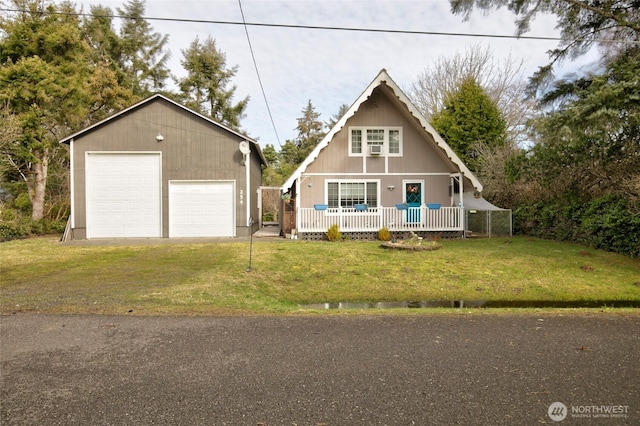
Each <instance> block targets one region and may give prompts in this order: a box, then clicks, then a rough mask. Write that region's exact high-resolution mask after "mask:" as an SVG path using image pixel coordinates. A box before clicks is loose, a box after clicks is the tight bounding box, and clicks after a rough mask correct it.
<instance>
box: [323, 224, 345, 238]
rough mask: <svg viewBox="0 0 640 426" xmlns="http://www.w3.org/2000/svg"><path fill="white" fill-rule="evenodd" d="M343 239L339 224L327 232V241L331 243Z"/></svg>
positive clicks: (332, 226)
mask: <svg viewBox="0 0 640 426" xmlns="http://www.w3.org/2000/svg"><path fill="white" fill-rule="evenodd" d="M340 238H342V234H341V233H340V229H339V228H338V225H337V224H333V225H331V226H330V227H329V229H328V230H327V239H328V240H329V241H339V240H340Z"/></svg>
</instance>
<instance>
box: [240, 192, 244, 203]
mask: <svg viewBox="0 0 640 426" xmlns="http://www.w3.org/2000/svg"><path fill="white" fill-rule="evenodd" d="M243 201H244V192H242V189H241V190H240V205H242V202H243Z"/></svg>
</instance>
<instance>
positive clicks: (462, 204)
mask: <svg viewBox="0 0 640 426" xmlns="http://www.w3.org/2000/svg"><path fill="white" fill-rule="evenodd" d="M458 179H459V180H460V206H459V207H460V212H459V213H458V214H459V215H460V224H461V225H462V238H466V236H467V235H466V232H465V231H466V228H467V224H466V223H465V222H466V219H467V217H466V215H465V214H464V175H463V174H462V172H460V174H459V175H458Z"/></svg>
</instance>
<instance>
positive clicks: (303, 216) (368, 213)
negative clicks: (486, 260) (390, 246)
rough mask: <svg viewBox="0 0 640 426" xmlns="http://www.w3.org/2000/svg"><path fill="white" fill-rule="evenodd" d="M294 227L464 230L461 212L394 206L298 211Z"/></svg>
mask: <svg viewBox="0 0 640 426" xmlns="http://www.w3.org/2000/svg"><path fill="white" fill-rule="evenodd" d="M297 224H298V232H326V231H327V229H329V227H330V226H331V225H334V224H337V225H338V227H339V228H340V232H377V231H378V230H379V229H380V228H383V227H386V228H388V229H389V231H463V228H464V225H463V224H464V209H462V208H459V207H440V208H438V209H430V208H428V207H427V206H424V205H423V206H421V207H408V208H407V209H405V210H400V209H398V208H396V207H373V208H368V209H367V210H356V209H354V208H342V207H339V208H327V209H326V210H316V209H315V208H299V209H298V221H297Z"/></svg>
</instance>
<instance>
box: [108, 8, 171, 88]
mask: <svg viewBox="0 0 640 426" xmlns="http://www.w3.org/2000/svg"><path fill="white" fill-rule="evenodd" d="M145 8H146V5H145V2H144V0H130V1H128V2H127V3H126V4H125V5H124V8H123V9H120V8H118V9H117V11H118V13H119V14H120V15H121V16H122V17H123V18H124V19H123V23H122V26H121V28H120V40H119V42H118V43H117V49H118V50H117V55H116V58H117V60H118V61H119V67H120V68H121V69H122V70H123V71H124V72H125V75H126V78H127V79H128V83H126V84H124V85H125V86H126V87H128V88H130V89H131V90H132V91H133V93H134V95H135V96H137V97H145V96H147V95H149V94H150V93H153V92H158V91H161V90H163V89H164V88H165V82H166V80H167V79H168V78H169V76H170V72H169V68H168V67H167V61H168V60H169V52H168V51H167V50H165V49H166V45H167V43H168V41H169V36H168V35H166V34H165V35H162V34H160V33H158V32H154V31H153V28H152V27H151V24H149V22H148V21H147V20H146V19H144V13H145ZM114 53H115V52H114Z"/></svg>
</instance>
